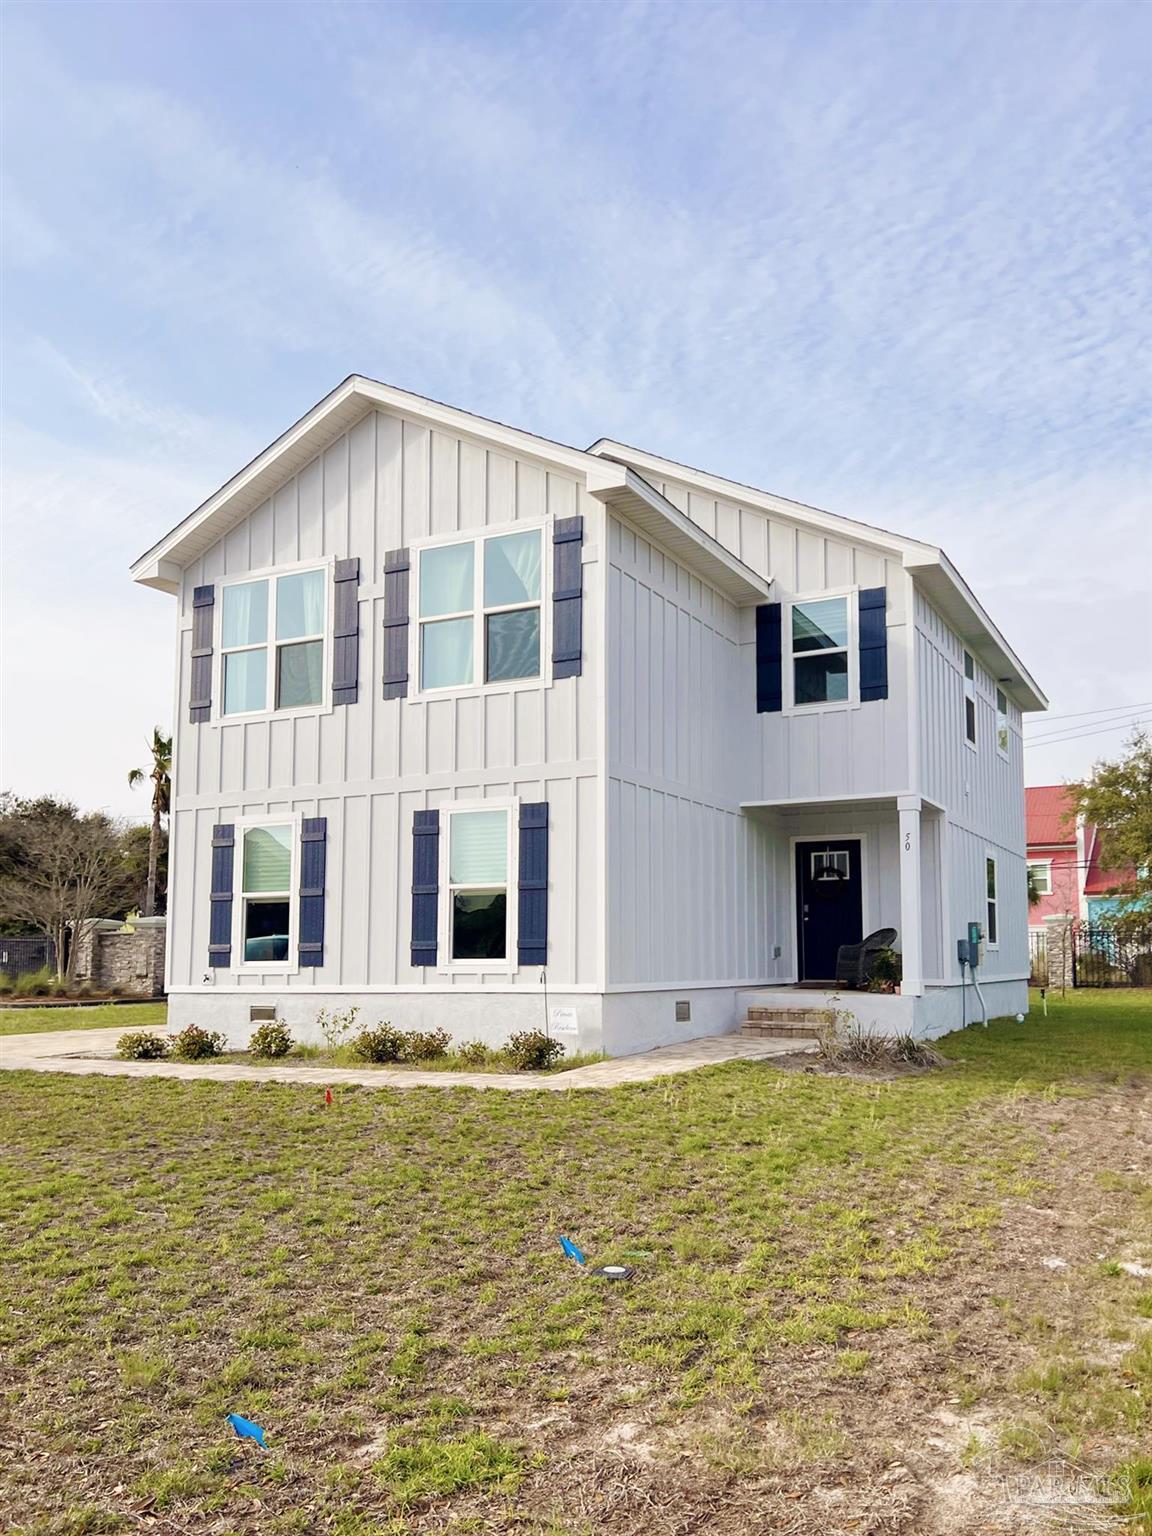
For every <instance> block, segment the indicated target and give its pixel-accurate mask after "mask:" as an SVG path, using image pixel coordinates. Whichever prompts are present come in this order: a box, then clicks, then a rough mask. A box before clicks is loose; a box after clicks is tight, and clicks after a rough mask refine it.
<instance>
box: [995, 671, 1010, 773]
mask: <svg viewBox="0 0 1152 1536" xmlns="http://www.w3.org/2000/svg"><path fill="white" fill-rule="evenodd" d="M996 750H997V752H999V754H1000V756H1001V757H1007V756H1008V695H1007V694H1006V693H1005V692H1004V690H1003V688H997V690H996Z"/></svg>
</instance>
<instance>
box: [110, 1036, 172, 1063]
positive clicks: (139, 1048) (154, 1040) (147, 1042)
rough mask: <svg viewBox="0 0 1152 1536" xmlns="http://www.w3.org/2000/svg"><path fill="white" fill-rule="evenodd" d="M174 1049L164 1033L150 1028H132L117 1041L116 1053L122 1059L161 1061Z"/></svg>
mask: <svg viewBox="0 0 1152 1536" xmlns="http://www.w3.org/2000/svg"><path fill="white" fill-rule="evenodd" d="M171 1049H172V1046H171V1043H170V1042H169V1041H168V1040H167V1039H165V1037H164V1036H163V1035H157V1034H155V1033H153V1031H152V1030H149V1029H136V1030H131V1031H130V1032H129V1033H128V1034H126V1035H121V1036H120V1038H119V1040H117V1042H116V1054H117V1056H119V1057H120V1058H121V1060H122V1061H159V1060H160V1059H161V1058H162V1057H164V1056H167V1055H168V1052H169V1051H170V1050H171Z"/></svg>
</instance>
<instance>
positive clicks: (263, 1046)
mask: <svg viewBox="0 0 1152 1536" xmlns="http://www.w3.org/2000/svg"><path fill="white" fill-rule="evenodd" d="M248 1049H249V1050H250V1051H251V1052H252V1054H253V1056H259V1057H261V1058H262V1059H263V1060H265V1061H276V1060H277V1059H278V1058H279V1057H281V1056H287V1054H288V1052H289V1051H290V1050H291V1049H292V1032H291V1030H290V1029H289V1028H288V1026H287V1024H285V1022H284V1020H283V1019H268V1020H267V1022H266V1023H264V1024H261V1025H260V1026H259V1028H258V1029H254V1030H253V1031H252V1038H251V1040H249V1042H248Z"/></svg>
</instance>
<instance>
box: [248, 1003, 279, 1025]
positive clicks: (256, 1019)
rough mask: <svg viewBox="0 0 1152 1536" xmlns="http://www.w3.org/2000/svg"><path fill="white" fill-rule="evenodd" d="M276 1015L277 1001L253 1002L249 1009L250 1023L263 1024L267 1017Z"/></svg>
mask: <svg viewBox="0 0 1152 1536" xmlns="http://www.w3.org/2000/svg"><path fill="white" fill-rule="evenodd" d="M275 1017H276V1004H275V1003H253V1004H252V1006H251V1008H249V1010H248V1022H249V1024H263V1023H264V1022H265V1020H267V1019H274V1018H275Z"/></svg>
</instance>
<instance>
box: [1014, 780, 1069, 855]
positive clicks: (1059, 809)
mask: <svg viewBox="0 0 1152 1536" xmlns="http://www.w3.org/2000/svg"><path fill="white" fill-rule="evenodd" d="M1024 815H1025V820H1026V825H1027V829H1028V830H1027V834H1026V836H1027V843H1028V847H1029V848H1065V847H1067V848H1075V846H1076V807H1075V805H1074V804H1073V802H1072V796H1071V793H1070V792H1069V790H1068V788H1067V786H1066V785H1064V784H1040V785H1032V786H1030V787H1029V788H1028V789H1026V790H1025V791H1024Z"/></svg>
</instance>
